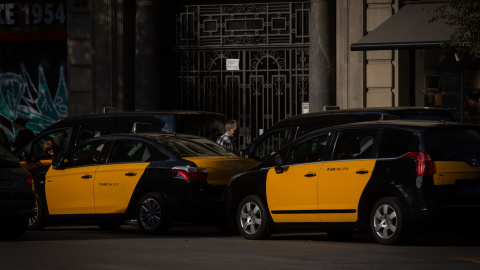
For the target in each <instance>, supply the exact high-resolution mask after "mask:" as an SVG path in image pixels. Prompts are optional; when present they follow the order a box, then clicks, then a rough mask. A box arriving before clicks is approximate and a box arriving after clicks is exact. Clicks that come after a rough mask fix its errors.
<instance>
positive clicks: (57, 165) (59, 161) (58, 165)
mask: <svg viewBox="0 0 480 270" xmlns="http://www.w3.org/2000/svg"><path fill="white" fill-rule="evenodd" d="M65 167H66V164H65V162H64V160H63V158H54V159H52V168H53V169H54V170H61V169H64V168H65Z"/></svg>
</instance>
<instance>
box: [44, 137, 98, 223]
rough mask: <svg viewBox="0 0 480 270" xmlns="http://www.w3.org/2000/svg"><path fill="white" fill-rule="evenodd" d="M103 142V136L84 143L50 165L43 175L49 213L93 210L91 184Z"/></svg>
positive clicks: (93, 211)
mask: <svg viewBox="0 0 480 270" xmlns="http://www.w3.org/2000/svg"><path fill="white" fill-rule="evenodd" d="M104 145H105V141H104V140H98V141H93V142H90V143H87V144H85V145H83V146H81V147H79V148H78V149H76V150H74V151H73V152H72V153H71V154H69V155H68V156H67V157H65V158H64V159H63V162H62V164H61V166H60V167H54V166H51V167H50V169H49V170H48V171H47V174H46V175H45V196H46V200H47V207H48V211H49V213H50V214H51V215H65V214H94V213H95V197H94V192H93V187H94V186H93V184H94V180H95V172H96V170H97V168H98V166H99V162H100V156H101V153H102V151H103V146H104Z"/></svg>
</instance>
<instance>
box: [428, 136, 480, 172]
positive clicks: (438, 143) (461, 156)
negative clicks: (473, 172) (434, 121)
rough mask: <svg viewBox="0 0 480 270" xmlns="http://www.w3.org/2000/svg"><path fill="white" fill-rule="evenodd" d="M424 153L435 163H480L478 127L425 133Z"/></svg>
mask: <svg viewBox="0 0 480 270" xmlns="http://www.w3.org/2000/svg"><path fill="white" fill-rule="evenodd" d="M425 151H426V152H427V153H428V154H429V155H430V157H431V158H432V159H433V160H435V161H465V162H468V163H469V164H471V165H478V164H473V163H477V162H476V159H477V158H478V160H479V161H480V127H471V128H467V127H450V128H448V129H434V130H429V131H426V132H425Z"/></svg>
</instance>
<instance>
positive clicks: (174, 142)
mask: <svg viewBox="0 0 480 270" xmlns="http://www.w3.org/2000/svg"><path fill="white" fill-rule="evenodd" d="M156 141H157V142H158V143H160V144H161V145H162V146H164V147H165V148H167V149H169V150H170V151H172V152H174V153H177V154H178V155H180V156H181V157H196V156H236V155H235V154H234V153H233V152H231V151H230V150H227V149H225V148H223V147H222V146H220V145H218V144H217V143H215V142H212V141H210V140H208V139H205V138H193V137H192V138H181V139H180V138H175V137H168V138H165V137H163V138H158V139H156Z"/></svg>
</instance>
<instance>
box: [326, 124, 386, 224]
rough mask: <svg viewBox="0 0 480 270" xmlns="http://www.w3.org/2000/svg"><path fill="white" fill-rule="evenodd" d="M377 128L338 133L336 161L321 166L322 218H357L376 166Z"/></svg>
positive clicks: (339, 219)
mask: <svg viewBox="0 0 480 270" xmlns="http://www.w3.org/2000/svg"><path fill="white" fill-rule="evenodd" d="M376 138H377V131H376V130H346V131H342V132H340V133H339V136H338V139H337V141H336V143H335V149H334V151H333V154H332V159H333V161H330V162H326V163H325V164H324V166H323V167H322V168H321V171H320V177H319V181H318V211H319V213H320V218H321V219H322V222H355V221H357V219H358V204H359V202H360V197H361V195H362V193H363V190H364V189H365V186H366V185H367V183H368V181H369V180H370V177H371V175H372V172H373V168H374V167H375V161H376V160H375V143H376Z"/></svg>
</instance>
